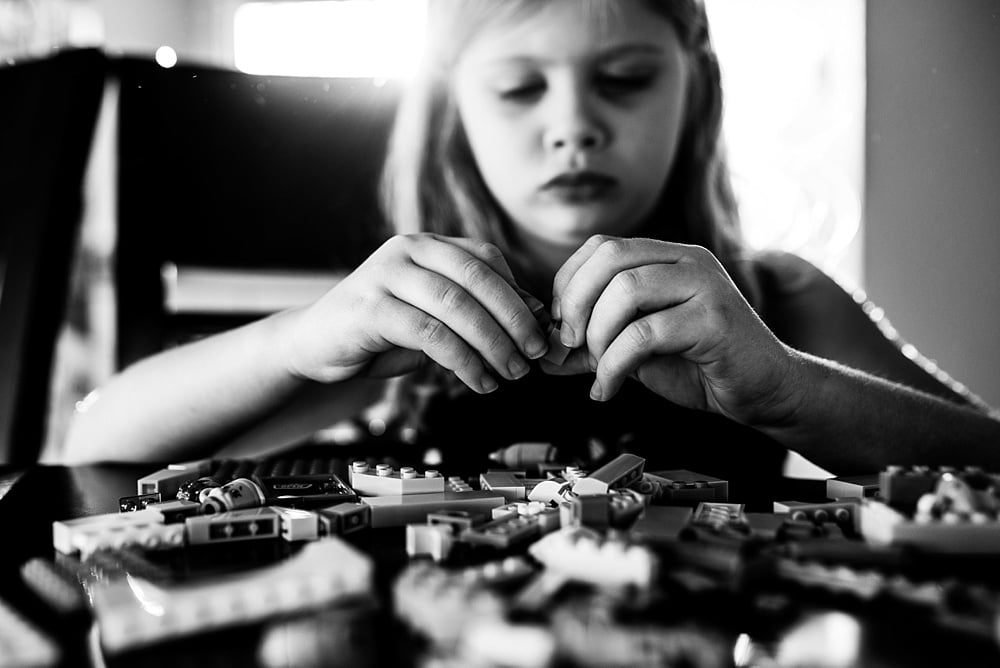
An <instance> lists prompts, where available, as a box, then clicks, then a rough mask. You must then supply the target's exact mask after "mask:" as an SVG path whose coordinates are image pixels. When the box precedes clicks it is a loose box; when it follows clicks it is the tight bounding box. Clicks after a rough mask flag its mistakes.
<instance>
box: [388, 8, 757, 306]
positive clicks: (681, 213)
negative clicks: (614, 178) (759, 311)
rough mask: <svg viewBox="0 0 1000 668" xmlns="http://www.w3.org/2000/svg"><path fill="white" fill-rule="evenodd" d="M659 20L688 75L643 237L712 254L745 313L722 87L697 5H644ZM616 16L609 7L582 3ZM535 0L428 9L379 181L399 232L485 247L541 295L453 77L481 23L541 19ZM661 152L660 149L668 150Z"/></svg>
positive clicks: (748, 278) (746, 280)
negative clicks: (485, 168) (483, 168)
mask: <svg viewBox="0 0 1000 668" xmlns="http://www.w3.org/2000/svg"><path fill="white" fill-rule="evenodd" d="M643 1H644V2H645V3H646V5H647V6H648V7H649V8H650V9H652V10H653V11H654V12H656V13H658V14H660V15H661V16H663V17H665V18H666V19H667V20H668V21H670V23H671V25H672V26H673V27H674V29H675V30H676V32H677V35H678V37H679V38H680V43H681V46H682V48H683V49H684V51H685V53H686V54H687V56H688V59H689V63H690V71H691V76H690V77H689V83H688V87H689V89H688V91H687V109H686V110H685V116H684V121H683V126H682V130H681V137H680V141H679V142H678V146H677V153H676V156H675V159H674V164H673V167H672V169H671V172H670V175H669V176H668V178H667V182H666V183H665V184H664V188H663V192H662V195H661V197H660V200H659V203H658V205H657V206H656V207H655V209H654V210H653V212H652V213H651V215H650V216H649V218H648V219H647V222H646V223H645V227H643V228H642V229H640V230H639V235H640V236H645V237H650V238H655V239H663V240H669V241H675V242H679V243H686V244H697V245H700V246H704V247H705V248H707V249H709V250H710V251H712V252H713V253H714V254H715V255H716V257H718V258H719V260H720V262H722V264H723V266H724V267H725V268H726V270H727V271H728V272H729V274H730V276H731V277H732V278H733V280H734V281H735V282H736V284H737V285H738V286H739V287H740V289H741V290H742V291H743V293H744V295H745V296H746V298H747V299H748V300H749V301H750V303H751V304H754V305H755V306H759V290H758V289H757V287H756V281H755V280H754V277H753V275H752V273H751V271H750V270H749V268H748V267H749V264H748V263H746V262H744V261H743V260H744V259H745V258H744V249H743V245H742V243H741V240H740V235H739V227H738V217H737V210H736V202H735V198H734V196H733V192H732V188H731V184H730V181H729V173H728V170H727V168H726V165H725V161H724V156H723V149H722V139H721V129H722V87H721V80H720V79H721V77H720V71H719V64H718V60H717V58H716V55H715V51H714V49H713V47H712V43H711V39H710V35H709V29H708V20H707V16H706V14H705V7H704V5H703V3H702V0H643ZM581 2H587V5H588V10H589V11H597V12H601V11H605V12H607V11H613V5H612V6H611V7H609V4H610V3H607V0H581ZM541 5H542V2H541V1H540V0H502V1H498V0H430V2H429V7H428V34H427V44H428V49H427V53H426V57H425V61H424V63H423V66H422V67H421V69H420V72H419V74H418V76H416V77H415V79H414V80H413V81H412V82H411V83H410V87H409V88H408V90H407V91H406V93H405V94H404V96H403V98H402V100H401V102H400V106H399V110H398V112H397V116H396V122H395V127H394V129H393V136H392V140H391V141H390V144H389V152H388V156H387V160H386V164H385V169H384V172H383V181H382V205H383V209H384V213H385V214H386V216H387V218H388V220H389V221H390V222H391V224H392V225H393V227H394V229H395V230H396V231H397V232H400V233H410V232H436V233H439V234H443V235H449V236H464V237H471V238H477V239H483V240H487V241H490V242H492V243H494V244H496V245H497V246H499V248H500V249H501V251H503V253H504V255H505V257H506V258H507V259H508V261H509V262H510V264H511V266H512V268H513V269H514V271H515V273H518V274H519V276H518V280H519V281H523V282H524V283H525V284H524V287H526V288H527V289H528V290H529V291H530V290H531V289H532V287H533V286H536V287H540V286H537V280H538V277H536V276H532V275H531V271H530V267H531V264H530V263H529V262H528V261H527V259H526V258H525V256H524V253H523V252H522V251H521V250H520V248H519V247H518V245H517V241H516V237H515V235H514V234H513V233H512V226H511V224H510V222H509V221H508V220H507V217H506V215H505V214H504V212H503V210H502V208H501V207H500V205H499V204H498V203H497V202H496V200H495V199H494V198H493V196H492V194H491V193H490V191H489V189H488V188H487V187H486V184H485V182H484V181H483V178H482V176H481V174H480V172H479V169H478V168H477V166H476V163H475V160H474V158H473V155H472V150H471V148H470V146H469V142H468V140H467V138H466V136H465V132H464V130H463V128H462V124H461V122H460V119H459V116H458V111H457V108H456V105H455V101H454V99H453V96H452V95H451V94H450V87H449V76H450V72H451V68H452V66H453V65H454V63H455V61H456V60H457V58H458V56H459V55H460V54H461V53H462V51H463V49H464V48H465V46H466V45H467V44H468V43H469V41H470V40H471V39H472V38H473V37H474V36H475V34H476V33H477V31H478V30H479V29H480V28H481V27H482V26H483V25H484V24H486V23H487V22H492V21H496V20H498V19H505V18H514V17H518V16H520V15H524V14H528V13H531V12H537V11H538V9H539V7H540V6H541ZM664 150H666V147H665V148H664Z"/></svg>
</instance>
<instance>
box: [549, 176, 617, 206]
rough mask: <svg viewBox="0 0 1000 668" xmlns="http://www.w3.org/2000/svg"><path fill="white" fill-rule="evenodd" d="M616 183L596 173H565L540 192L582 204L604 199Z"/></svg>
mask: <svg viewBox="0 0 1000 668" xmlns="http://www.w3.org/2000/svg"><path fill="white" fill-rule="evenodd" d="M617 185H618V181H617V180H616V179H614V178H612V177H610V176H605V175H604V174H598V173H596V172H567V173H565V174H560V175H559V176H556V177H555V178H553V179H552V180H550V181H548V182H547V183H546V184H545V185H544V186H542V192H543V193H545V194H546V195H547V196H549V197H552V198H554V199H557V200H560V201H563V202H569V203H582V202H590V201H593V200H597V199H601V198H603V197H605V196H606V195H607V194H608V193H609V192H611V191H612V190H614V189H615V188H616V187H617Z"/></svg>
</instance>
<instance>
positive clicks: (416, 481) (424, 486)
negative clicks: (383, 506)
mask: <svg viewBox="0 0 1000 668" xmlns="http://www.w3.org/2000/svg"><path fill="white" fill-rule="evenodd" d="M350 476H351V487H352V488H353V489H354V491H355V492H357V493H358V494H359V495H364V496H402V495H406V494H435V493H443V492H444V488H445V480H444V478H442V477H441V476H440V474H439V473H438V472H437V471H434V470H428V471H426V472H424V473H418V472H417V471H416V470H414V469H413V468H410V467H403V468H401V469H399V470H398V471H396V470H393V468H392V467H391V466H388V465H387V464H379V465H378V466H377V467H376V468H375V469H372V468H371V467H369V466H368V464H367V463H366V462H354V464H353V465H352V466H351V470H350Z"/></svg>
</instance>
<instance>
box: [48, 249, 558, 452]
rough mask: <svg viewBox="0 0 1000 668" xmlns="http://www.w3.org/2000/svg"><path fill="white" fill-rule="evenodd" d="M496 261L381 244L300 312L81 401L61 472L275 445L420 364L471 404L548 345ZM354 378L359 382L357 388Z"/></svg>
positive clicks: (215, 340) (145, 370)
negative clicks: (445, 374) (467, 393)
mask: <svg viewBox="0 0 1000 668" xmlns="http://www.w3.org/2000/svg"><path fill="white" fill-rule="evenodd" d="M541 308H542V305H541V303H540V302H538V300H537V299H534V298H533V297H531V296H530V295H528V294H527V293H525V292H524V291H523V290H521V289H520V288H519V287H518V286H517V284H516V282H515V281H514V278H513V274H512V273H511V271H510V267H509V266H507V263H506V260H504V259H503V256H502V255H501V254H500V251H499V249H497V248H496V247H495V246H492V245H490V244H485V243H482V242H477V241H472V240H468V239H457V238H449V237H441V236H437V235H429V234H415V235H408V236H397V237H393V238H392V239H390V240H388V241H386V242H385V243H384V244H383V245H382V246H381V247H380V248H379V249H378V250H376V251H375V252H374V253H372V255H371V256H369V257H368V259H367V260H365V261H364V262H363V263H362V264H361V265H360V266H359V267H357V268H356V269H355V270H354V271H353V272H351V274H350V275H349V276H347V277H346V278H344V279H343V280H341V281H339V282H338V283H337V284H336V285H335V286H334V287H333V288H331V289H330V290H329V291H328V292H327V293H326V294H325V295H323V296H322V297H321V298H319V299H318V300H316V301H315V302H314V303H312V304H310V305H309V306H307V307H304V308H300V309H294V310H290V311H286V312H283V313H280V314H278V315H275V316H273V317H270V318H266V319H264V320H261V321H258V322H255V323H252V324H250V325H247V326H244V327H241V328H238V329H235V330H232V331H229V332H225V333H222V334H218V335H215V336H212V337H208V338H205V339H202V340H200V341H197V342H195V343H192V344H189V345H187V346H183V347H180V348H176V349H173V350H170V351H166V352H163V353H160V354H158V355H155V356H153V357H150V358H148V359H146V360H143V361H141V362H138V363H137V364H135V365H133V366H131V367H130V368H128V369H126V370H125V371H124V372H122V373H121V374H120V375H118V376H117V377H115V378H113V379H112V380H111V381H110V382H109V383H108V384H107V385H106V386H105V387H102V388H100V389H99V390H98V391H97V392H96V393H95V394H94V395H93V396H92V398H91V399H88V400H86V401H84V402H83V407H82V410H81V411H80V412H79V413H78V415H77V416H76V420H75V423H74V424H73V425H71V428H70V433H69V434H68V437H67V442H66V443H65V459H66V460H67V461H71V462H79V461H95V460H104V461H108V460H117V461H148V460H156V461H176V460H179V459H188V458H192V457H202V456H206V455H207V454H208V453H209V452H212V451H213V450H214V449H217V448H219V447H220V446H223V445H225V444H227V443H229V444H232V448H233V449H232V450H230V452H233V451H240V452H245V451H247V450H257V449H259V448H261V447H263V448H271V447H281V446H282V445H285V444H291V443H293V442H295V441H296V440H298V439H300V438H302V437H305V436H308V435H309V434H311V433H312V432H314V431H315V430H317V429H319V428H322V427H325V426H329V425H331V424H333V423H334V422H336V421H338V420H340V419H342V418H345V417H350V416H353V415H357V414H358V413H359V412H360V411H361V410H362V409H363V408H364V407H366V406H368V405H370V404H372V403H373V402H374V400H375V399H376V398H378V395H379V390H380V388H381V383H380V382H377V381H375V380H371V379H380V378H382V379H384V378H389V377H393V376H399V375H402V374H405V373H408V372H410V371H412V370H414V369H416V368H417V367H419V366H420V365H421V364H423V363H425V362H427V361H428V360H433V361H434V362H436V363H438V364H439V365H441V366H442V367H444V368H445V369H448V370H449V371H451V372H453V373H454V374H455V375H456V376H457V377H458V378H459V379H460V380H462V381H463V382H464V383H465V384H466V385H468V386H469V387H470V388H471V389H473V390H474V391H476V392H480V393H486V392H491V391H493V390H494V389H496V388H497V387H498V383H497V381H496V377H497V376H500V377H503V378H505V379H507V380H514V379H515V378H520V377H522V376H523V375H524V374H526V373H527V372H528V370H529V366H528V363H527V361H526V360H527V359H537V358H538V357H541V356H542V355H544V354H545V352H546V349H547V344H546V340H545V335H544V333H543V332H542V330H541V327H540V325H539V322H538V320H537V319H536V316H535V313H537V312H538V311H539V310H540V309H541ZM365 379H369V380H368V381H367V382H365Z"/></svg>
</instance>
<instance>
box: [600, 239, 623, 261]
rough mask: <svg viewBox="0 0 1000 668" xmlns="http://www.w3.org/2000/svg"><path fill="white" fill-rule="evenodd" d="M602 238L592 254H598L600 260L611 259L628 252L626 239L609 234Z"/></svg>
mask: <svg viewBox="0 0 1000 668" xmlns="http://www.w3.org/2000/svg"><path fill="white" fill-rule="evenodd" d="M603 239H604V240H603V241H602V243H601V244H600V246H598V247H597V250H596V251H594V254H595V255H598V256H600V258H601V259H602V260H605V261H613V260H616V259H617V258H621V257H623V256H625V255H626V254H627V253H628V241H627V240H626V239H619V238H618V237H609V236H604V238H603Z"/></svg>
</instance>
